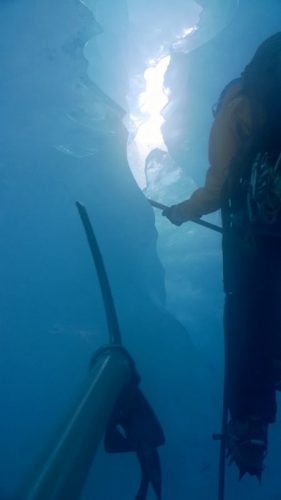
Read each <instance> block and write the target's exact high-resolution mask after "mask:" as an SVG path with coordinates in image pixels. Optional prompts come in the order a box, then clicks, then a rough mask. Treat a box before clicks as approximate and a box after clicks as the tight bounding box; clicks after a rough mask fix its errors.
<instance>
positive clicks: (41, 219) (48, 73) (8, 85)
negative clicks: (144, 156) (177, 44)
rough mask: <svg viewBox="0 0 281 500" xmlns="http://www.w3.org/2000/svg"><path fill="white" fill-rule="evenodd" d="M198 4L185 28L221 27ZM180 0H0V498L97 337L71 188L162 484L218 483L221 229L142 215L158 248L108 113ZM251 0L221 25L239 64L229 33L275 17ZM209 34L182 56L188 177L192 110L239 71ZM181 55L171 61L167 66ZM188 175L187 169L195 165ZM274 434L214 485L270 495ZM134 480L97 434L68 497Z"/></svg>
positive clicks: (43, 439) (43, 434) (201, 137)
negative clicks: (131, 368) (92, 457)
mask: <svg viewBox="0 0 281 500" xmlns="http://www.w3.org/2000/svg"><path fill="white" fill-rule="evenodd" d="M200 3H201V4H202V5H203V4H204V5H203V7H204V9H205V10H204V16H205V19H207V21H208V23H209V24H208V23H207V24H204V30H203V28H202V33H203V34H204V36H203V34H202V39H200V36H199V35H200V30H199V32H198V35H196V36H197V37H199V38H198V41H197V40H195V42H194V47H195V46H199V45H200V43H201V42H200V40H202V43H203V42H204V43H205V42H206V41H207V40H208V39H210V38H213V37H214V35H218V33H221V29H222V26H223V27H225V26H226V25H228V24H229V22H228V21H229V19H230V20H232V19H233V15H234V13H235V12H236V10H235V9H234V6H233V4H234V3H235V4H236V3H237V2H225V3H224V4H223V3H221V5H220V2H214V5H215V10H213V9H210V6H208V4H209V2H207V1H206V2H200ZM192 4H193V3H192V2H183V1H179V0H178V1H177V2H173V4H172V5H168V6H167V10H165V9H166V7H165V6H164V5H163V2H156V1H155V2H143V3H139V2H133V1H132V2H128V3H127V2H125V1H121V0H118V1H117V0H114V2H113V1H111V2H109V1H107V2H95V1H91V2H90V1H89V2H88V6H89V7H90V10H89V9H87V8H86V6H85V5H84V4H83V3H81V2H79V1H78V0H71V1H70V0H60V2H58V1H57V0H44V1H41V2H35V1H33V0H25V1H17V0H5V1H3V0H2V1H0V55H1V76H0V102H1V128H0V130H1V132H0V151H1V154H0V199H1V205H0V228H1V236H2V237H1V250H0V257H1V259H0V267H1V273H0V275H1V281H0V298H1V300H0V304H1V316H0V326H1V341H0V348H1V350H0V356H1V363H0V386H1V389H0V390H1V426H0V445H1V458H0V499H1V500H8V499H11V498H13V495H14V492H15V490H16V488H17V485H18V484H19V483H20V481H21V480H22V478H24V477H25V475H26V473H27V471H28V470H29V469H30V467H31V465H32V464H33V462H34V461H35V460H36V458H37V457H38V455H39V454H40V453H41V451H42V449H44V447H45V445H46V444H47V443H48V441H49V439H50V437H51V436H52V434H53V431H54V430H55V429H56V426H57V424H58V423H59V421H60V419H61V417H62V416H63V415H64V413H65V411H66V410H67V409H68V407H69V405H70V404H71V401H72V400H73V399H74V397H75V394H76V390H77V388H78V387H79V385H80V383H81V381H82V380H83V378H84V377H85V375H86V373H87V369H88V364H89V360H90V358H91V356H92V353H93V352H94V351H95V349H96V348H97V347H99V346H101V345H103V344H104V343H105V341H106V333H107V332H106V325H105V319H104V312H103V304H102V301H101V296H100V291H99V286H98V282H97V278H96V275H95V271H94V269H93V266H92V262H91V258H90V255H89V251H88V248H87V245H86V241H85V237H84V234H83V231H82V228H81V225H80V221H79V218H78V215H77V213H76V209H75V206H74V202H75V200H77V199H78V200H80V201H81V202H83V203H84V204H85V205H86V206H87V208H88V210H89V214H90V216H91V219H92V222H93V225H94V228H95V230H96V234H97V237H98V240H99V242H100V246H101V248H102V251H103V255H104V260H105V263H106V266H107V269H108V272H109V276H110V280H111V283H112V289H113V294H114V297H115V301H116V305H117V309H118V312H119V318H120V324H121V328H122V332H123V336H124V340H125V343H126V345H127V346H128V348H129V350H130V351H131V353H132V354H133V356H134V357H135V359H136V361H137V365H138V367H139V371H140V373H141V375H142V379H143V387H144V389H145V391H146V393H147V395H148V397H149V399H150V400H151V401H152V403H153V406H154V407H155V409H156V410H157V411H158V413H159V416H160V419H161V421H162V423H163V426H164V429H165V431H166V438H167V444H166V446H165V448H164V449H163V450H162V451H161V457H162V461H163V477H164V498H166V499H169V500H171V499H173V500H184V499H185V498H192V499H196V500H201V499H202V500H204V499H205V498H206V496H207V495H208V497H210V498H215V494H216V480H217V477H216V473H217V458H218V453H217V452H218V450H217V445H216V444H214V443H213V442H212V440H211V434H212V432H213V431H216V430H217V429H218V426H219V423H220V410H221V408H220V406H221V387H222V373H221V366H222V358H221V351H222V329H221V313H222V290H221V276H220V274H219V273H220V254H219V245H220V243H219V241H218V240H217V238H215V237H213V236H209V235H208V234H207V233H206V232H204V231H201V230H200V231H199V230H196V229H194V228H189V229H188V230H187V231H185V230H184V229H183V228H181V229H180V230H179V231H177V232H176V230H175V229H174V228H173V230H172V229H171V228H168V226H167V225H164V226H163V223H162V222H161V223H160V220H158V219H157V227H158V231H159V240H158V241H159V247H158V248H159V252H160V257H161V261H160V259H159V256H158V254H157V248H156V244H157V232H156V229H155V219H154V214H153V211H152V210H151V208H150V207H149V206H148V204H147V203H146V201H145V198H144V195H143V193H142V192H141V190H140V189H139V188H138V186H137V185H136V183H135V181H134V179H133V177H132V174H131V172H130V169H129V167H128V164H127V159H126V143H127V132H126V130H125V127H124V125H123V118H124V111H127V110H126V102H127V101H126V92H127V88H128V87H127V85H128V82H127V74H131V72H132V71H133V69H134V70H135V71H137V72H139V71H142V70H143V68H144V67H145V61H146V58H147V57H150V50H151V56H152V57H155V56H156V55H157V54H158V53H159V51H160V46H161V44H162V41H163V39H166V40H168V42H169V43H170V41H171V40H173V28H172V21H173V23H175V26H178V23H179V19H180V18H181V19H182V18H183V17H184V16H186V20H187V24H189V16H192V9H193V5H192ZM206 4H207V5H206ZM211 4H212V2H210V5H211ZM226 5H227V10H225V6H226ZM251 5H252V4H250V2H246V1H245V2H244V3H242V2H241V6H240V10H239V11H238V12H239V15H240V17H239V22H241V19H243V20H244V21H243V23H242V25H241V24H239V23H238V22H235V23H233V21H232V24H231V27H228V28H227V30H225V31H223V34H222V36H223V37H224V41H225V40H228V45H227V47H230V48H229V50H231V47H235V49H236V48H237V46H239V47H240V45H237V44H238V42H237V36H238V34H239V35H240V36H239V40H240V41H239V43H240V44H241V51H240V50H239V51H236V50H235V51H234V49H233V53H235V54H236V56H235V57H236V58H237V63H236V68H237V69H238V67H240V59H239V54H240V53H241V65H243V64H244V55H245V54H246V53H245V52H244V48H243V49H242V47H244V46H243V43H244V40H245V44H246V45H247V50H248V53H249V54H250V52H251V50H252V48H253V47H254V46H255V44H256V43H258V42H259V40H258V39H259V35H260V34H262V35H263V34H265V35H266V34H269V33H270V32H273V31H274V30H275V29H276V24H275V23H276V19H278V18H277V14H278V13H279V14H280V7H279V2H275V1H273V0H272V2H271V7H272V9H267V8H266V7H265V6H262V2H258V1H257V3H256V4H255V5H257V9H256V8H254V7H253V5H252V7H251ZM211 6H212V5H211ZM208 8H209V11H208ZM278 9H279V10H278ZM218 12H221V13H222V15H221V16H219V23H218V25H216V22H215V21H214V19H218V17H216V15H215V13H218ZM265 14H266V16H267V17H266V19H267V23H266V26H268V29H264V31H263V29H261V31H260V33H259V32H258V31H256V30H254V31H253V30H252V31H251V33H255V37H254V36H252V38H251V43H249V40H250V38H249V26H251V22H252V21H251V20H252V19H253V16H254V19H255V22H256V23H259V24H258V25H259V26H264V24H265V23H264V18H265V17H264V16H265ZM243 16H244V17H243ZM279 18H280V17H279ZM156 20H157V23H156ZM246 20H248V24H247V22H246ZM202 22H203V18H202ZM144 26H145V27H146V29H144ZM161 30H162V35H161ZM176 30H177V27H176V28H175V32H176ZM132 33H133V34H134V35H135V36H134V37H132ZM206 33H207V35H206ZM228 36H229V39H228V38H227V37H228ZM87 41H89V43H88V45H87V46H86V47H85V44H86V43H87ZM246 42H247V43H246ZM216 43H218V45H217V47H220V54H221V59H220V60H221V66H220V67H219V63H218V62H217V67H216V71H215V70H214V73H215V75H216V76H215V82H216V83H215V84H213V83H212V82H213V79H210V78H209V79H208V78H207V77H206V74H207V75H210V71H209V70H210V68H209V67H208V69H207V67H206V65H205V64H204V61H206V60H207V61H208V62H209V61H210V60H211V57H214V56H213V54H215V53H216V50H217V49H216V48H215V47H216ZM222 47H223V45H220V43H219V38H214V39H213V41H212V42H211V44H209V43H208V44H207V45H204V46H202V47H201V48H200V49H198V52H194V53H192V54H193V56H194V60H195V61H196V67H195V66H193V67H194V72H193V78H194V85H193V86H192V85H190V87H189V91H188V92H189V95H190V96H192V95H193V96H194V98H192V97H191V98H190V99H193V103H194V109H193V110H192V113H191V112H190V111H189V116H191V117H192V116H193V117H200V120H199V122H200V124H199V126H198V127H199V128H198V127H197V125H196V124H197V121H196V122H195V124H194V121H192V120H191V123H190V124H189V125H188V130H189V131H190V133H191V134H192V138H190V141H189V142H190V143H191V144H192V146H193V145H194V147H192V148H191V150H192V151H195V152H194V154H193V157H192V158H193V160H194V161H193V164H194V165H195V164H196V162H197V163H198V164H199V163H200V165H201V164H202V169H201V170H200V174H199V177H200V179H201V177H202V174H203V170H204V168H205V160H204V162H203V160H202V158H203V153H201V151H203V149H204V148H205V145H206V137H207V133H208V125H209V122H210V117H207V115H206V109H209V107H210V106H211V104H212V103H213V102H214V99H215V98H216V93H217V90H218V89H219V87H220V85H221V84H222V85H223V84H224V83H225V81H226V80H227V79H228V75H229V76H230V77H231V76H232V74H233V73H236V69H235V71H234V70H233V68H232V66H231V65H229V66H227V67H228V68H229V69H228V75H226V74H225V73H223V74H222V76H221V79H220V78H219V77H218V76H217V75H218V74H220V72H222V67H223V65H224V62H223V61H224V60H225V59H224V58H225V57H227V56H226V55H225V52H224V51H223V50H222ZM209 51H210V52H211V55H209ZM212 51H213V52H212ZM192 54H190V57H193V56H192ZM214 60H215V58H214ZM227 60H228V57H227ZM184 67H185V62H184V63H183V65H182V66H179V68H180V70H181V69H182V68H184ZM176 80H177V78H176ZM180 80H181V81H182V79H181V78H180ZM199 81H200V82H202V81H203V82H204V84H205V87H204V86H203V87H200V86H199V87H198V84H197V83H196V82H199ZM208 82H209V83H208ZM202 85H203V84H202ZM171 87H172V85H171ZM201 88H202V92H201V91H200V89H201ZM180 95H184V92H183V89H182V93H181V94H180ZM203 103H204V105H203ZM196 106H197V107H196ZM204 113H205V114H204ZM173 120H176V118H174V117H173V116H170V117H167V129H166V130H167V132H166V133H167V143H168V144H169V148H170V153H171V154H172V155H174V156H175V157H176V151H177V148H179V149H180V142H181V141H180V138H179V143H178V146H177V144H175V143H174V142H173V144H172V143H171V141H170V140H169V138H168V135H169V127H171V128H173ZM174 123H175V121H174ZM195 125H196V127H195ZM181 130H182V131H183V130H184V128H183V126H182V129H181ZM182 133H184V132H182ZM195 144H200V146H196V145H195ZM199 150H200V154H199ZM196 154H197V156H196ZM195 160H196V161H195ZM179 163H180V162H179ZM183 163H184V162H182V164H183ZM191 163H192V162H187V164H188V165H189V164H191ZM186 175H187V176H188V178H190V177H192V179H193V182H195V181H196V182H197V181H198V180H199V178H198V177H197V172H196V173H195V172H194V171H192V172H191V171H188V172H187V174H186ZM194 179H195V181H194ZM175 189H176V192H177V189H179V188H177V187H176V188H175ZM178 192H180V191H178ZM175 194H176V193H175ZM163 266H165V269H164V267H163ZM164 273H166V283H167V295H168V297H167V298H168V307H169V310H168V309H167V306H166V304H165V281H164V278H165V274H164ZM202 275H203V276H204V283H202ZM176 317H177V319H176ZM179 319H180V320H181V323H180V322H179ZM186 327H187V328H188V332H187V329H186ZM191 338H192V341H191ZM276 428H278V426H276ZM274 437H275V448H276V449H275V450H274V449H273V448H274V446H272V447H271V450H272V451H271V456H270V459H269V461H268V462H269V466H268V471H266V475H265V481H264V483H263V486H262V487H259V488H258V486H257V485H256V484H255V483H253V481H251V480H249V481H245V482H244V483H243V484H237V481H236V479H237V478H236V475H235V471H234V470H232V469H230V471H229V478H228V479H229V485H228V497H227V498H229V500H236V499H237V498H241V499H242V500H243V499H244V498H245V499H246V498H249V497H250V498H253V499H254V498H255V499H257V500H266V499H268V498H270V499H271V500H277V499H279V497H280V495H279V491H278V474H277V470H276V469H277V466H275V465H274V464H275V462H274V458H275V456H276V457H277V450H278V447H279V441H280V438H279V437H278V433H276V435H274ZM279 448H280V447H279ZM138 480H139V471H138V468H137V464H136V460H135V458H134V457H132V456H128V457H116V456H115V457H108V456H106V455H105V454H104V452H103V451H102V449H101V450H100V453H99V454H98V456H97V459H96V461H95V464H94V466H93V470H92V472H91V474H90V477H89V480H88V482H87V485H86V487H85V491H84V493H83V495H82V498H83V500H88V499H89V500H90V499H91V498H93V497H94V498H96V499H97V500H112V499H115V498H120V499H121V498H122V499H124V500H127V499H128V500H129V499H131V498H133V497H134V494H135V491H136V487H137V485H138ZM116 491H118V497H117V496H116ZM250 495H251V496H250ZM274 495H275V496H274ZM150 498H151V499H152V498H153V497H152V495H151V497H150Z"/></svg>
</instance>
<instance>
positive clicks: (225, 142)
mask: <svg viewBox="0 0 281 500" xmlns="http://www.w3.org/2000/svg"><path fill="white" fill-rule="evenodd" d="M252 132H253V120H252V116H251V108H250V103H249V99H248V98H247V97H246V96H244V95H242V94H241V93H240V85H239V86H238V85H237V84H236V86H235V87H234V88H231V89H230V90H229V91H228V92H227V94H226V96H225V97H224V99H223V101H222V103H221V106H220V109H219V111H218V113H217V115H216V117H215V120H214V123H213V126H212V129H211V132H210V138H209V163H210V168H209V169H208V171H207V176H206V181H205V185H204V187H202V188H199V189H197V190H196V191H195V192H194V193H193V194H192V196H191V198H190V199H189V200H188V201H187V202H186V203H187V205H186V208H187V210H188V214H189V215H190V214H192V217H193V218H198V217H201V216H202V215H204V214H207V213H210V212H214V211H215V210H218V209H219V208H221V193H222V187H223V185H224V182H225V180H226V177H227V175H228V172H229V167H230V164H231V161H232V160H233V158H234V157H235V156H236V154H237V153H238V152H239V150H240V148H241V146H242V145H243V144H244V142H245V141H246V140H247V139H248V138H249V137H250V136H251V134H252ZM183 203H185V202H183ZM183 208H184V207H183Z"/></svg>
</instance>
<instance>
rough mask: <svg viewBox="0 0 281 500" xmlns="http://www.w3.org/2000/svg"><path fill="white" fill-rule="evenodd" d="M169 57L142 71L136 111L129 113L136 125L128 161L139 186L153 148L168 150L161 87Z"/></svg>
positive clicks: (164, 96)
mask: <svg viewBox="0 0 281 500" xmlns="http://www.w3.org/2000/svg"><path fill="white" fill-rule="evenodd" d="M170 60H171V56H165V57H163V58H162V59H160V60H152V61H150V62H149V63H150V67H149V68H147V69H146V71H145V73H144V79H145V90H144V92H142V93H141V94H140V95H139V97H138V109H139V114H138V113H135V114H134V116H132V115H131V117H130V118H131V120H132V122H133V123H134V124H135V127H136V128H137V130H136V134H135V137H134V141H133V145H132V146H131V148H130V154H129V162H130V166H131V169H132V172H133V174H134V176H135V179H136V181H137V183H138V185H139V186H141V187H142V188H143V187H145V185H146V179H145V172H144V170H145V159H146V157H147V156H148V154H149V153H150V151H152V150H153V149H155V148H160V149H162V150H164V151H167V147H166V145H165V143H164V140H163V137H162V133H161V126H162V125H163V123H164V118H163V117H162V115H161V111H162V110H163V108H164V107H165V106H166V104H167V102H168V99H169V98H168V91H167V90H166V89H165V87H164V77H165V73H166V71H167V68H168V66H169V64H170Z"/></svg>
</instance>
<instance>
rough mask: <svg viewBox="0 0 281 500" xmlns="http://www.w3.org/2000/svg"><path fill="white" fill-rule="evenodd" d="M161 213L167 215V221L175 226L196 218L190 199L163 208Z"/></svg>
mask: <svg viewBox="0 0 281 500" xmlns="http://www.w3.org/2000/svg"><path fill="white" fill-rule="evenodd" d="M162 215H163V216H164V217H167V219H169V221H170V222H172V224H175V225H176V226H181V225H182V224H183V223H184V222H188V221H189V220H192V219H196V218H198V216H196V214H195V211H194V207H193V204H192V202H191V201H190V200H185V201H182V202H181V203H178V204H177V205H172V206H171V207H167V208H165V210H163V212H162Z"/></svg>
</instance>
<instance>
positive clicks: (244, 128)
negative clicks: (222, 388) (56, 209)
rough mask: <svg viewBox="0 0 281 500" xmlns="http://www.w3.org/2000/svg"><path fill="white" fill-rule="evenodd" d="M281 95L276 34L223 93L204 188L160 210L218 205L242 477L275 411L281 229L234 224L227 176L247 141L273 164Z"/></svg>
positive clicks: (229, 388)
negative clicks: (262, 229) (258, 229)
mask: <svg viewBox="0 0 281 500" xmlns="http://www.w3.org/2000/svg"><path fill="white" fill-rule="evenodd" d="M280 93H281V33H277V34H275V35H273V36H272V37H270V38H269V39H267V40H266V41H265V42H264V43H263V44H262V45H261V46H260V47H259V48H258V50H257V52H256V54H255V56H254V58H253V60H252V61H251V63H250V64H249V65H248V66H247V67H246V68H245V71H244V72H243V73H242V76H241V78H240V79H238V80H235V81H234V82H232V83H231V84H230V85H229V86H228V87H227V88H226V89H225V90H224V91H223V93H222V95H221V97H220V100H219V103H218V106H217V110H216V113H215V120H214V123H213V126H212V129H211V133H210V140H209V162H210V168H209V170H208V172H207V176H206V182H205V186H204V187H202V188H199V189H197V190H196V191H195V192H194V193H193V194H192V196H191V197H190V198H189V199H188V200H185V201H183V202H182V203H179V204H177V205H173V206H172V207H169V208H167V209H166V210H164V212H163V215H164V216H166V217H167V218H168V219H169V220H170V221H171V222H172V223H173V224H176V225H181V224H182V223H184V222H187V221H189V220H191V219H196V218H200V217H201V216H202V215H204V214H208V213H210V212H213V211H215V210H218V209H222V218H223V226H224V234H223V261H224V288H225V293H226V301H225V318H224V325H225V355H226V395H227V406H228V409H229V413H230V421H229V424H228V430H227V434H228V435H227V446H228V451H229V454H230V455H232V458H233V460H234V461H235V462H236V464H237V465H238V467H239V468H240V472H241V474H244V473H245V472H248V473H250V474H255V475H257V476H260V475H261V472H262V470H263V460H264V457H265V454H266V450H267V429H268V424H269V423H271V422H273V421H274V420H275V416H276V400H275V389H276V385H275V382H276V380H275V377H276V373H275V372H274V367H277V372H278V367H279V366H280V365H281V362H279V365H278V360H281V307H280V302H281V238H280V236H281V230H280V233H279V234H276V233H275V234H270V231H269V234H259V233H256V232H255V231H249V227H243V226H241V225H240V226H239V227H235V226H234V227H233V224H232V223H230V222H229V221H231V217H232V216H233V214H230V211H231V208H229V207H230V205H231V203H230V202H229V200H230V198H229V190H231V189H233V188H231V179H232V178H234V177H235V175H236V173H237V172H238V171H240V169H241V168H242V166H243V165H244V164H246V166H244V168H246V167H247V162H248V163H249V162H250V161H253V158H252V159H251V160H250V158H251V155H249V150H251V147H252V146H251V145H253V144H255V148H256V150H255V151H256V152H257V151H258V149H257V148H258V147H263V151H266V152H267V153H266V154H267V156H269V157H270V158H271V160H272V161H274V162H276V159H277V158H278V155H280V151H281V125H280V121H281V118H280V117H281V96H280ZM247 151H248V153H247ZM247 154H248V156H247ZM239 189H240V188H239V183H236V191H239ZM236 195H237V193H236ZM280 229H281V226H280ZM250 233H251V234H250ZM279 372H280V373H281V371H280V370H279ZM277 375H278V373H277Z"/></svg>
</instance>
